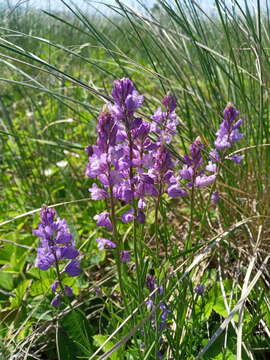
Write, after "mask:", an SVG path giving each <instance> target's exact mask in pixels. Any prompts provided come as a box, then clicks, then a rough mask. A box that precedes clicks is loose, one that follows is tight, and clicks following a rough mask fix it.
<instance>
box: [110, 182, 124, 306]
mask: <svg viewBox="0 0 270 360" xmlns="http://www.w3.org/2000/svg"><path fill="white" fill-rule="evenodd" d="M110 202H111V204H110V205H111V208H110V210H111V211H110V214H111V222H112V228H113V238H114V240H115V242H116V245H117V246H116V266H117V272H118V278H119V286H120V292H121V296H122V299H123V301H124V303H125V307H126V308H127V303H126V299H125V292H124V285H123V278H122V268H121V260H120V252H121V247H122V244H121V242H120V239H119V237H118V232H117V227H116V215H115V206H114V197H113V186H112V184H110Z"/></svg>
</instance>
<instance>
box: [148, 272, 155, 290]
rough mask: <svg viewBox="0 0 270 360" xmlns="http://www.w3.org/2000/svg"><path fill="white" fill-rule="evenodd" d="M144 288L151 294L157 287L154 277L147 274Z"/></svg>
mask: <svg viewBox="0 0 270 360" xmlns="http://www.w3.org/2000/svg"><path fill="white" fill-rule="evenodd" d="M146 286H147V287H148V289H149V290H150V292H152V291H153V290H155V288H156V287H157V284H156V280H155V276H154V275H150V274H148V275H147V277H146Z"/></svg>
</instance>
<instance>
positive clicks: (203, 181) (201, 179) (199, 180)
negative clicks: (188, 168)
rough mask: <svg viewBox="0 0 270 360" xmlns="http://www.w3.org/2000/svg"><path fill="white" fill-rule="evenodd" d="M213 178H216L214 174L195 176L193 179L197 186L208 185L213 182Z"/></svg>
mask: <svg viewBox="0 0 270 360" xmlns="http://www.w3.org/2000/svg"><path fill="white" fill-rule="evenodd" d="M215 180H216V175H210V176H206V175H202V176H197V177H196V179H195V185H196V186H198V187H204V186H209V185H211V184H213V183H214V182H215Z"/></svg>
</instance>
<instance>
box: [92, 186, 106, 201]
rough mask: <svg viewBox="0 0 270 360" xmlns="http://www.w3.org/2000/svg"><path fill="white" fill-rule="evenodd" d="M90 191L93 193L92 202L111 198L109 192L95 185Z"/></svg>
mask: <svg viewBox="0 0 270 360" xmlns="http://www.w3.org/2000/svg"><path fill="white" fill-rule="evenodd" d="M88 190H89V192H90V193H91V198H92V200H104V199H106V198H107V197H108V196H109V195H108V193H107V191H105V190H104V189H100V188H99V187H98V186H97V184H95V183H94V184H93V185H92V187H91V188H89V189H88Z"/></svg>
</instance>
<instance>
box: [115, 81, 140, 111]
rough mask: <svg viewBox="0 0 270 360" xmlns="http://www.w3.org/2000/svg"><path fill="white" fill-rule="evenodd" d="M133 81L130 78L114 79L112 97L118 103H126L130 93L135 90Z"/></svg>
mask: <svg viewBox="0 0 270 360" xmlns="http://www.w3.org/2000/svg"><path fill="white" fill-rule="evenodd" d="M134 90H135V89H134V85H133V82H132V81H131V80H130V79H128V78H122V79H120V80H116V81H114V88H113V90H112V97H113V99H114V101H115V103H116V104H118V105H121V106H122V105H124V103H125V101H126V98H127V97H128V95H131V94H132V93H133V91H134Z"/></svg>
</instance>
